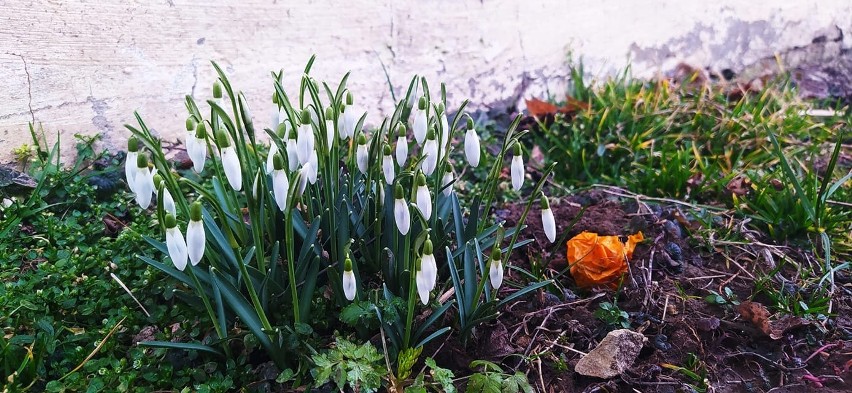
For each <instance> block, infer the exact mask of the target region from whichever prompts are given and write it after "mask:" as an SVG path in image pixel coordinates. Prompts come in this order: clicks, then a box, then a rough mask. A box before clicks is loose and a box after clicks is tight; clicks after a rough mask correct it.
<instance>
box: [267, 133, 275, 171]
mask: <svg viewBox="0 0 852 393" xmlns="http://www.w3.org/2000/svg"><path fill="white" fill-rule="evenodd" d="M277 153H278V145H276V144H275V141H270V142H269V154H267V155H266V174H267V175H268V174H270V173H272V171H273V170H275V163H274V159H275V154H277Z"/></svg>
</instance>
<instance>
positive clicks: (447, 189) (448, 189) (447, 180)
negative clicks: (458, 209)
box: [441, 163, 454, 197]
mask: <svg viewBox="0 0 852 393" xmlns="http://www.w3.org/2000/svg"><path fill="white" fill-rule="evenodd" d="M453 179H454V177H453V170H452V168H451V167H450V164H449V163H448V164H447V166H446V168H445V169H444V176H443V177H441V187H443V190H442V192H443V193H444V196H446V197H448V196H450V194H452V193H453Z"/></svg>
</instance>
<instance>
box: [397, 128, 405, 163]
mask: <svg viewBox="0 0 852 393" xmlns="http://www.w3.org/2000/svg"><path fill="white" fill-rule="evenodd" d="M405 132H406V130H405V125H404V124H402V123H399V125H398V126H396V135H397V137H396V163H397V164H399V167H400V168H402V167H404V166H405V162H406V161H408V138H407V137H406V135H405Z"/></svg>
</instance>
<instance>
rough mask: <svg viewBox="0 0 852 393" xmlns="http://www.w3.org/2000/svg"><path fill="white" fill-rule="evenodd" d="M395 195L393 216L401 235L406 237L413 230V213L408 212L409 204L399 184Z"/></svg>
mask: <svg viewBox="0 0 852 393" xmlns="http://www.w3.org/2000/svg"><path fill="white" fill-rule="evenodd" d="M393 194H394V195H393V196H394V201H393V216H394V219H395V221H396V228H397V229H398V230H399V233H400V234H402V235H406V234H408V230H409V229H411V212H409V211H408V203H406V202H405V197H404V195H403V192H402V186H400V185H399V184H397V185H396V188H395V189H394V192H393Z"/></svg>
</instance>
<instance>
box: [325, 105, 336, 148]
mask: <svg viewBox="0 0 852 393" xmlns="http://www.w3.org/2000/svg"><path fill="white" fill-rule="evenodd" d="M336 124H337V115H336V114H335V113H334V109H332V108H330V107H329V108H326V110H325V143H326V149H327V150H328V154H331V150H332V148H333V147H334V140H335V139H337V138H335V137H334V136H335V135H337V134H336V133H335V131H334V129H335V127H336Z"/></svg>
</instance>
